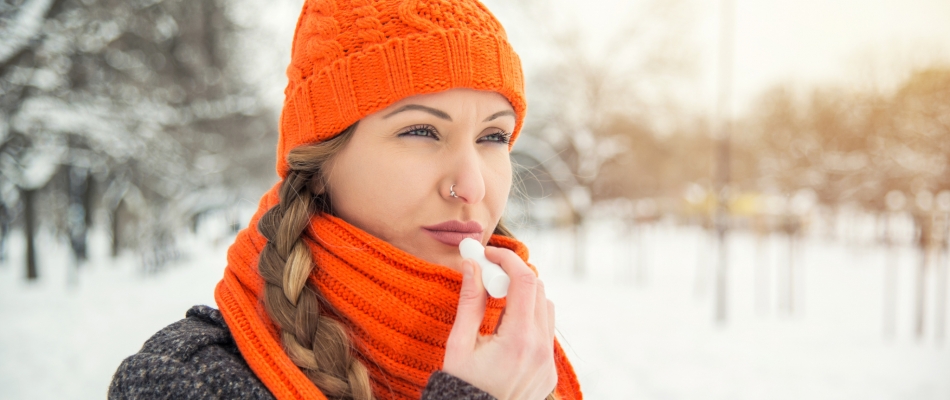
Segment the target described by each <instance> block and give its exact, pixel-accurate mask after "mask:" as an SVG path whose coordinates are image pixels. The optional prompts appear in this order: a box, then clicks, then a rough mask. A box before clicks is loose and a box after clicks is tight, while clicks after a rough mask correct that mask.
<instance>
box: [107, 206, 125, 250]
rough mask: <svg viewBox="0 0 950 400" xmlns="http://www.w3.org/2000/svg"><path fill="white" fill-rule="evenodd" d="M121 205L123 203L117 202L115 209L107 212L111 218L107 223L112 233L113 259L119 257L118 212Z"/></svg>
mask: <svg viewBox="0 0 950 400" xmlns="http://www.w3.org/2000/svg"><path fill="white" fill-rule="evenodd" d="M122 203H123V201H122V200H119V202H118V203H116V205H115V207H113V208H112V209H111V210H109V213H110V217H111V218H109V223H110V224H111V225H112V226H111V229H110V230H111V231H112V257H113V258H115V257H116V256H118V255H119V245H120V244H121V243H120V242H119V228H120V226H121V225H120V224H119V211H120V210H121V209H122Z"/></svg>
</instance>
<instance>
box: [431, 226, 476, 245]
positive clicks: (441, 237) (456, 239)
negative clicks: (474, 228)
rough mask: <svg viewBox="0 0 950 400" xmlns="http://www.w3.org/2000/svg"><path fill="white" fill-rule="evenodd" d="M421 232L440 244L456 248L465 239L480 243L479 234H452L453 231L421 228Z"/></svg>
mask: <svg viewBox="0 0 950 400" xmlns="http://www.w3.org/2000/svg"><path fill="white" fill-rule="evenodd" d="M422 230H424V231H426V233H428V234H429V236H432V238H434V239H435V240H438V241H440V242H442V243H445V244H447V245H449V246H456V247H458V245H459V243H462V240H463V239H465V238H472V239H475V240H477V241H478V242H479V243H481V241H482V233H481V232H453V231H433V230H429V229H425V228H423V229H422Z"/></svg>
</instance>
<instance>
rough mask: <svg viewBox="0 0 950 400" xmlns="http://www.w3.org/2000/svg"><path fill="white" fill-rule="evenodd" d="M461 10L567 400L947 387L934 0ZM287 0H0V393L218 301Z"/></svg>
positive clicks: (949, 12) (288, 21) (272, 88)
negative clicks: (512, 84)
mask: <svg viewBox="0 0 950 400" xmlns="http://www.w3.org/2000/svg"><path fill="white" fill-rule="evenodd" d="M485 3H486V5H487V6H488V7H489V9H490V10H492V12H493V13H494V14H495V15H496V16H497V17H498V18H499V19H500V20H501V22H502V24H503V25H504V26H505V27H506V29H507V33H508V35H509V38H510V40H511V42H512V43H513V45H514V47H515V49H516V50H517V51H518V52H519V54H520V55H521V58H522V62H523V66H524V69H525V76H526V79H527V91H528V103H529V112H528V117H527V120H526V124H525V128H524V132H523V134H522V136H521V137H520V138H519V140H518V142H517V145H516V146H515V148H514V151H513V153H512V158H513V160H514V161H515V162H516V163H517V165H518V168H517V172H516V173H517V179H516V181H517V184H516V188H515V189H516V190H515V192H514V193H515V195H513V196H512V199H511V201H510V202H509V206H508V210H507V215H506V218H507V219H508V223H509V226H511V227H512V228H513V230H514V232H515V233H516V235H517V236H518V237H519V238H520V239H522V240H523V241H524V242H526V243H527V244H528V246H529V248H530V249H531V262H532V263H533V264H534V265H536V266H538V268H539V271H540V273H541V276H542V277H543V278H544V279H545V282H546V283H547V286H548V287H549V289H548V290H549V291H550V294H549V296H550V297H551V298H552V300H554V302H555V304H557V307H558V308H557V310H558V311H557V312H558V323H557V325H558V330H559V334H558V336H559V340H560V341H561V343H562V344H563V345H564V347H565V350H566V351H567V354H568V357H569V358H570V359H571V360H572V362H573V364H574V366H575V369H576V370H577V373H578V376H579V378H580V382H581V386H582V389H583V390H584V392H585V394H586V396H587V398H591V399H630V398H639V399H696V398H703V399H710V398H712V399H761V398H771V399H804V398H808V399H947V398H950V379H948V378H950V349H948V347H950V346H948V338H947V329H948V322H947V317H948V310H947V302H948V294H947V286H948V280H950V278H948V273H947V271H948V267H950V257H948V238H950V2H947V1H945V0H905V1H897V0H874V1H867V0H864V1H857V0H841V1H835V2H827V1H819V0H800V1H795V2H792V1H778V0H771V1H753V0H666V1H654V0H628V1H619V0H588V1H584V2H581V1H576V0H548V1H541V0H507V1H502V0H486V1H485ZM301 5H302V1H301V0H271V1H263V0H234V1H221V0H188V1H186V0H127V1H118V0H4V1H3V2H0V326H2V328H0V398H4V399H40V398H101V397H104V396H105V394H106V390H107V387H108V383H109V381H110V379H111V375H112V373H113V372H114V371H115V369H116V367H117V366H118V364H119V363H120V362H121V360H122V359H123V358H125V357H127V356H128V355H131V354H132V353H135V352H136V351H138V349H139V348H140V347H141V345H142V343H143V342H144V341H145V340H146V339H148V337H149V336H151V335H152V334H153V333H154V332H156V331H157V330H159V329H161V328H162V327H164V326H166V325H168V324H170V323H172V322H174V321H177V320H179V319H181V318H183V317H184V313H185V311H186V310H187V309H188V308H189V307H190V306H191V305H194V304H209V305H214V299H213V289H214V285H215V284H216V283H217V281H218V280H219V279H220V278H221V275H222V272H223V268H224V266H225V263H226V259H225V253H226V250H227V246H228V245H229V244H230V243H231V241H232V240H233V237H234V235H235V234H236V232H237V231H238V230H239V229H241V228H243V227H244V226H246V224H247V223H248V220H249V217H250V215H251V214H252V213H253V211H254V209H255V208H256V204H257V200H258V198H259V197H260V195H261V194H262V193H263V192H264V191H265V190H266V189H267V188H269V187H270V186H271V185H273V184H274V183H275V182H276V175H275V173H274V153H275V143H276V136H277V116H278V115H279V112H280V107H281V104H282V101H283V89H284V87H285V85H286V77H285V76H284V68H286V66H287V64H288V62H289V50H290V43H291V37H292V34H293V28H294V26H295V23H296V19H297V16H298V14H299V11H300V8H301Z"/></svg>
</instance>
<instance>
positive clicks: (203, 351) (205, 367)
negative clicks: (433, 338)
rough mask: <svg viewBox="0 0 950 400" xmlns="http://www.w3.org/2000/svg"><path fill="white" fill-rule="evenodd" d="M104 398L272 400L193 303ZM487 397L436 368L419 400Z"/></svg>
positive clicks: (211, 316) (214, 322)
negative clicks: (183, 317) (182, 317)
mask: <svg viewBox="0 0 950 400" xmlns="http://www.w3.org/2000/svg"><path fill="white" fill-rule="evenodd" d="M109 399H115V400H119V399H143V400H152V399H181V400H193V399H194V400H197V399H268V400H269V399H274V396H273V395H272V394H271V393H270V391H268V390H267V387H265V386H264V384H263V383H262V382H261V381H260V380H259V379H258V378H257V376H256V375H254V372H253V371H251V368H250V367H249V366H248V365H247V363H246V362H245V361H244V358H243V357H241V352H240V351H238V348H237V345H236V344H235V343H234V338H232V337H231V331H229V330H228V326H227V325H226V324H225V323H224V318H223V317H222V316H221V312H220V311H218V310H216V309H214V308H211V307H208V306H194V307H192V308H191V309H190V310H188V312H187V313H186V314H185V319H183V320H181V321H178V322H176V323H173V324H171V325H169V326H167V327H165V328H164V329H162V330H161V331H159V332H158V333H156V334H155V335H154V336H152V337H151V338H150V339H148V341H146V342H145V345H144V346H142V350H140V351H139V352H138V353H136V354H134V355H132V356H131V357H129V358H126V359H125V361H123V362H122V364H120V365H119V369H118V370H117V371H116V372H115V375H114V376H113V377H112V384H111V385H109ZM448 399H464V400H489V399H495V398H494V397H493V396H491V395H490V394H488V393H486V392H484V391H482V390H480V389H478V388H476V387H475V386H472V385H470V384H469V383H467V382H465V381H463V380H461V379H459V378H456V377H454V376H452V375H449V374H446V373H444V372H441V371H436V372H434V373H432V375H431V376H429V382H428V384H427V385H426V387H425V389H424V390H423V392H422V400H448Z"/></svg>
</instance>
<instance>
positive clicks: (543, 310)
mask: <svg viewBox="0 0 950 400" xmlns="http://www.w3.org/2000/svg"><path fill="white" fill-rule="evenodd" d="M537 282H538V283H537V285H538V291H537V296H536V298H535V300H534V319H535V323H536V324H537V331H538V333H539V334H543V335H545V337H546V336H547V334H548V298H547V297H546V295H545V292H544V281H542V280H541V279H538V280H537Z"/></svg>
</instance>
